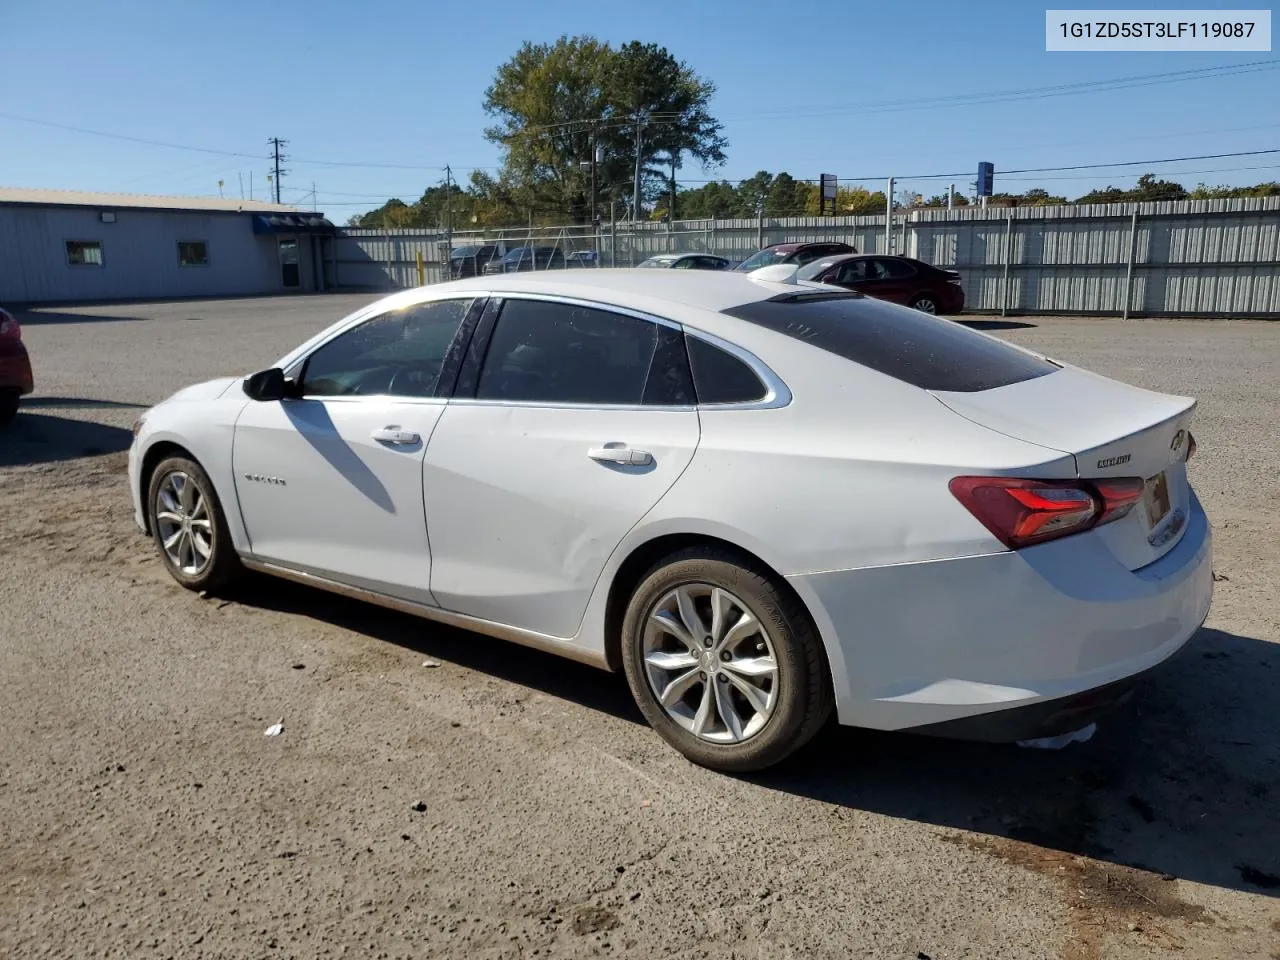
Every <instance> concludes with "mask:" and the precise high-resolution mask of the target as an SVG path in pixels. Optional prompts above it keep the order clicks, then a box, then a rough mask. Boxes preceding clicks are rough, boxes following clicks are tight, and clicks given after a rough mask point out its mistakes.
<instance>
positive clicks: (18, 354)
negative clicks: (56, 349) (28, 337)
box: [0, 340, 35, 395]
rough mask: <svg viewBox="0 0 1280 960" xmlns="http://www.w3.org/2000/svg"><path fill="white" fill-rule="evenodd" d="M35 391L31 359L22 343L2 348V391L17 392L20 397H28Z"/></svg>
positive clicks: (0, 358)
mask: <svg viewBox="0 0 1280 960" xmlns="http://www.w3.org/2000/svg"><path fill="white" fill-rule="evenodd" d="M34 389H35V380H34V378H33V377H32V375H31V357H30V356H29V355H28V354H27V348H26V347H25V346H24V345H23V343H22V341H21V340H19V341H18V342H16V343H12V344H5V345H4V346H0V390H17V391H18V393H19V395H26V394H28V393H31V391H33V390H34Z"/></svg>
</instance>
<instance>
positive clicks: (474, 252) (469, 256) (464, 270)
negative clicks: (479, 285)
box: [449, 244, 498, 280]
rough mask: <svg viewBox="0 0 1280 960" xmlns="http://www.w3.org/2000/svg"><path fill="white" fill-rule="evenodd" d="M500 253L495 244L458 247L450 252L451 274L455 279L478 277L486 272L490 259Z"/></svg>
mask: <svg viewBox="0 0 1280 960" xmlns="http://www.w3.org/2000/svg"><path fill="white" fill-rule="evenodd" d="M497 255H498V248H497V247H496V246H494V245H493V244H484V245H482V246H473V247H457V248H455V249H454V251H453V252H452V253H451V254H449V275H450V277H451V278H453V279H454V280H460V279H462V278H463V277H478V276H480V275H481V274H482V273H484V272H485V271H484V268H485V267H487V266H488V265H489V261H490V260H492V259H493V258H494V257H496V256H497Z"/></svg>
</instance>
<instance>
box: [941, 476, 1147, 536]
mask: <svg viewBox="0 0 1280 960" xmlns="http://www.w3.org/2000/svg"><path fill="white" fill-rule="evenodd" d="M950 488H951V492H952V494H954V495H955V498H956V499H957V500H959V501H960V502H961V503H962V504H964V506H965V508H966V509H967V510H968V511H969V512H970V513H972V514H973V515H974V516H975V517H976V518H977V519H978V520H979V521H980V522H981V523H982V525H983V526H984V527H986V528H987V529H988V530H990V531H991V533H992V535H994V536H995V538H996V539H997V540H999V541H1000V542H1001V543H1003V544H1004V545H1005V546H1006V547H1008V548H1010V549H1011V550H1017V549H1018V548H1020V547H1029V546H1031V545H1033V544H1037V543H1044V542H1046V541H1048V540H1056V539H1058V538H1059V537H1067V536H1070V535H1071V534H1073V533H1082V532H1084V531H1085V530H1091V529H1092V528H1094V527H1096V526H1098V525H1099V524H1103V523H1110V522H1111V521H1112V520H1119V519H1120V518H1121V517H1123V516H1124V515H1125V514H1127V513H1128V512H1129V511H1130V510H1132V509H1133V505H1134V504H1135V503H1137V502H1138V499H1139V498H1140V497H1141V496H1142V481H1141V480H1138V479H1130V478H1127V477H1126V478H1120V479H1112V480H1099V481H1097V482H1096V483H1077V482H1072V481H1059V480H1023V479H1016V478H1013V477H956V478H955V479H954V480H952V481H951V483H950Z"/></svg>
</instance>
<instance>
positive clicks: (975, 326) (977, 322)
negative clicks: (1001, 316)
mask: <svg viewBox="0 0 1280 960" xmlns="http://www.w3.org/2000/svg"><path fill="white" fill-rule="evenodd" d="M956 323H959V324H962V325H963V326H966V327H969V328H970V329H972V330H1030V329H1031V328H1033V327H1036V326H1039V324H1035V323H1028V322H1027V321H1025V320H987V319H982V318H980V317H960V318H957V319H956Z"/></svg>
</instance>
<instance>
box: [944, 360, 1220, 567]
mask: <svg viewBox="0 0 1280 960" xmlns="http://www.w3.org/2000/svg"><path fill="white" fill-rule="evenodd" d="M931 392H932V393H933V395H934V396H935V397H936V398H937V399H938V400H940V401H941V402H942V403H944V404H945V405H946V406H947V407H949V408H950V409H951V410H953V411H955V412H956V413H958V414H960V415H961V416H963V417H965V418H966V419H969V420H972V421H973V422H975V423H979V424H981V425H982V426H984V427H987V428H988V429H991V430H995V431H997V432H999V433H1003V434H1005V435H1006V436H1010V437H1015V438H1017V439H1019V440H1025V441H1027V442H1030V443H1035V444H1037V445H1039V446H1042V447H1047V448H1049V449H1052V450H1057V451H1061V452H1063V453H1069V454H1071V455H1072V456H1073V457H1074V458H1075V461H1076V473H1077V475H1078V476H1079V477H1080V479H1082V480H1103V479H1107V478H1112V477H1136V478H1140V479H1141V480H1143V481H1144V489H1143V495H1142V498H1141V500H1140V501H1139V503H1138V505H1137V507H1136V509H1134V510H1132V511H1130V513H1129V514H1128V515H1127V516H1125V517H1123V518H1121V519H1119V520H1117V521H1115V522H1114V523H1108V524H1105V525H1103V526H1100V527H1098V528H1097V529H1096V530H1094V531H1093V535H1095V536H1098V537H1100V538H1101V539H1102V540H1103V542H1104V543H1106V545H1107V547H1108V548H1109V549H1110V550H1111V552H1112V554H1113V555H1114V556H1115V557H1116V559H1117V560H1118V561H1119V562H1121V563H1123V564H1124V565H1125V566H1126V567H1127V568H1129V569H1130V570H1136V569H1138V568H1139V567H1143V566H1146V565H1147V564H1149V563H1152V562H1154V561H1155V560H1158V559H1159V558H1160V557H1161V556H1163V555H1164V554H1165V553H1167V552H1168V551H1169V550H1171V549H1173V547H1174V545H1175V544H1177V542H1178V540H1179V539H1181V537H1182V533H1183V530H1184V529H1185V527H1186V520H1187V516H1188V514H1189V512H1190V509H1191V489H1190V487H1189V485H1188V484H1187V471H1186V457H1187V451H1188V445H1189V443H1190V436H1189V434H1188V427H1189V424H1190V421H1191V418H1192V414H1193V412H1194V410H1195V406H1196V401H1195V400H1194V399H1192V398H1191V397H1179V396H1173V395H1170V394H1164V393H1155V392H1153V391H1150V390H1144V389H1142V388H1141V387H1134V386H1130V385H1129V384H1125V383H1120V382H1118V381H1116V380H1111V379H1108V378H1107V377H1102V376H1098V375H1097V374H1093V373H1089V372H1088V371H1085V370H1080V369H1078V368H1076V367H1070V366H1064V367H1063V368H1062V369H1061V370H1058V371H1056V372H1054V373H1051V374H1048V375H1047V376H1043V377H1036V378H1034V379H1031V380H1024V381H1021V382H1019V383H1014V384H1010V385H1009V386H1005V387H997V388H995V389H993V390H983V391H977V392H973V393H951V392H943V391H931Z"/></svg>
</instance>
